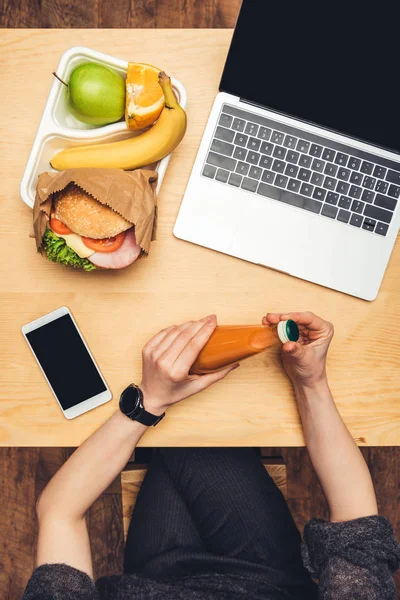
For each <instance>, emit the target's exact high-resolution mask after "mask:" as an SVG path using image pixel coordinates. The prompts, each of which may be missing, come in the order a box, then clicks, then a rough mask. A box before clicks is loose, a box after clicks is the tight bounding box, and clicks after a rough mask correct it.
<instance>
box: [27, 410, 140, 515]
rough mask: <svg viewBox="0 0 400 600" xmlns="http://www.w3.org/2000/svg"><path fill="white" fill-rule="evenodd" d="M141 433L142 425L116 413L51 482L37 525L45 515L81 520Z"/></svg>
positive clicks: (76, 452) (121, 464)
mask: <svg viewBox="0 0 400 600" xmlns="http://www.w3.org/2000/svg"><path fill="white" fill-rule="evenodd" d="M145 431H146V427H145V426H144V425H141V424H140V423H138V422H137V421H131V420H130V419H128V418H127V417H126V416H125V415H123V414H122V413H120V412H116V413H115V414H114V415H113V416H112V417H111V418H110V419H109V420H108V421H107V422H106V423H105V424H104V425H103V426H102V427H100V429H98V430H97V431H96V432H95V433H94V434H93V435H92V436H91V437H89V438H88V439H87V440H86V441H85V442H84V443H83V444H82V445H81V446H80V447H79V448H78V449H77V450H76V451H75V452H74V454H73V455H72V456H71V457H70V458H69V459H68V460H67V462H66V463H65V464H64V465H63V466H62V467H61V469H60V470H59V471H58V472H57V473H56V474H55V475H54V477H53V478H52V479H51V481H50V483H49V484H48V485H47V487H46V488H45V489H44V491H43V493H42V495H41V497H40V500H39V502H38V516H39V522H40V520H41V519H43V518H45V517H46V515H49V514H52V515H61V516H62V518H63V519H65V520H80V519H82V518H83V517H84V515H85V513H86V511H87V510H88V508H89V507H90V506H91V505H92V504H93V502H94V501H95V500H96V499H97V498H98V497H99V496H100V494H101V493H102V492H103V491H104V490H105V489H106V488H107V487H108V486H109V485H110V484H111V483H112V481H113V480H114V479H115V477H117V475H118V474H119V473H120V472H121V471H122V469H123V468H124V466H125V465H126V463H127V462H128V460H129V458H130V457H131V455H132V452H133V450H134V448H135V446H136V444H137V443H138V441H139V439H140V438H141V437H142V435H143V433H144V432H145Z"/></svg>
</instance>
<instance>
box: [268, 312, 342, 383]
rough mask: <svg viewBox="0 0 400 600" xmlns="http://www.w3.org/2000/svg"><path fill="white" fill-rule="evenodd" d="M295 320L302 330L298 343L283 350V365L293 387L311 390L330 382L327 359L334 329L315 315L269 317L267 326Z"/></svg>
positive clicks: (297, 313) (276, 315)
mask: <svg viewBox="0 0 400 600" xmlns="http://www.w3.org/2000/svg"><path fill="white" fill-rule="evenodd" d="M288 319H292V320H293V321H295V322H296V323H297V325H298V327H299V330H300V338H299V341H298V342H287V343H286V344H284V345H283V347H282V357H283V365H284V367H285V371H286V373H287V374H288V376H289V377H290V379H291V380H292V383H293V385H294V386H295V387H296V386H299V385H300V386H305V387H311V386H313V385H315V384H317V383H320V382H321V381H325V380H326V355H327V352H328V348H329V344H330V342H331V339H332V337H333V325H332V323H329V322H328V321H324V320H323V319H321V318H320V317H317V315H314V313H312V312H302V313H300V312H294V313H288V314H279V313H268V314H267V315H266V316H265V317H264V318H263V323H264V324H265V325H267V324H276V323H279V321H286V320H288Z"/></svg>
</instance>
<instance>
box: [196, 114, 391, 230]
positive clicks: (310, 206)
mask: <svg viewBox="0 0 400 600" xmlns="http://www.w3.org/2000/svg"><path fill="white" fill-rule="evenodd" d="M202 174H203V176H204V177H207V178H209V179H215V180H216V181H218V182H220V183H225V184H226V185H231V186H233V187H237V188H242V189H244V190H246V191H248V192H253V193H255V194H259V195H261V196H266V197H268V198H271V199H273V200H277V201H280V202H284V203H285V204H290V205H292V206H295V207H297V208H302V209H304V210H308V211H310V212H313V213H315V214H318V215H321V216H323V217H326V218H328V219H333V220H336V221H340V222H341V223H346V224H349V225H352V226H353V227H357V228H362V229H364V230H366V231H370V232H372V233H376V234H378V235H382V236H385V235H386V234H387V232H388V229H389V225H390V222H391V220H392V217H393V212H394V210H395V208H396V205H397V201H398V198H399V196H400V164H398V163H396V162H394V161H391V160H388V159H385V158H381V157H378V156H374V155H373V154H370V153H367V152H364V151H363V150H358V149H356V148H352V147H350V146H346V145H344V144H341V143H337V142H335V141H333V140H329V139H324V138H323V137H320V136H317V135H315V134H313V133H311V132H306V131H303V130H300V129H296V128H295V127H292V126H290V125H286V124H283V123H278V122H276V121H272V120H270V119H268V118H266V117H262V116H261V115H256V114H253V113H251V112H247V111H245V110H242V109H238V108H236V107H233V106H230V105H228V104H224V105H223V107H222V110H221V114H220V117H219V120H218V124H217V127H216V129H215V132H214V137H213V140H212V142H211V145H210V148H209V151H208V154H207V158H206V162H205V164H204V167H203V171H202Z"/></svg>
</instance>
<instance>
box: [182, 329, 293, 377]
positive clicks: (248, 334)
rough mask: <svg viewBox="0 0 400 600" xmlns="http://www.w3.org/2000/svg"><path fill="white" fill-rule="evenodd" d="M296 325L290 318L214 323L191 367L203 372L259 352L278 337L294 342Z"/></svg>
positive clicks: (192, 370)
mask: <svg viewBox="0 0 400 600" xmlns="http://www.w3.org/2000/svg"><path fill="white" fill-rule="evenodd" d="M298 339H299V328H298V327H297V324H296V323H295V322H294V321H292V320H289V321H280V322H279V323H278V324H277V325H222V326H218V327H216V329H215V331H214V333H213V334H212V336H211V337H210V339H209V340H208V342H207V344H206V345H205V346H204V348H203V349H202V350H201V352H200V354H199V355H198V357H197V358H196V360H195V362H194V363H193V365H192V368H191V369H190V372H191V373H196V374H198V375H202V374H203V373H210V372H212V371H216V370H217V369H221V368H222V367H226V366H227V365H230V364H232V363H234V362H237V361H238V360H242V359H243V358H247V357H248V356H252V355H253V354H258V353H259V352H262V351H263V350H265V349H266V348H269V346H273V345H274V344H276V343H278V342H279V341H280V342H282V344H285V343H286V342H297V340H298Z"/></svg>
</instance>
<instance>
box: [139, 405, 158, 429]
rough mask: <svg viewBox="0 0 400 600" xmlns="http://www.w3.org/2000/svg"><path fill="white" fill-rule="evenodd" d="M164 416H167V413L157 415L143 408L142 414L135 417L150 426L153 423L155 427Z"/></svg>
mask: <svg viewBox="0 0 400 600" xmlns="http://www.w3.org/2000/svg"><path fill="white" fill-rule="evenodd" d="M164 417H165V413H163V414H162V415H160V416H157V415H152V414H151V413H149V412H147V410H145V409H143V410H142V412H141V413H140V415H139V416H138V417H136V418H135V421H138V422H139V423H142V425H147V427H150V425H153V427H154V426H155V425H157V423H159V422H160V421H161V419H163V418H164Z"/></svg>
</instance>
